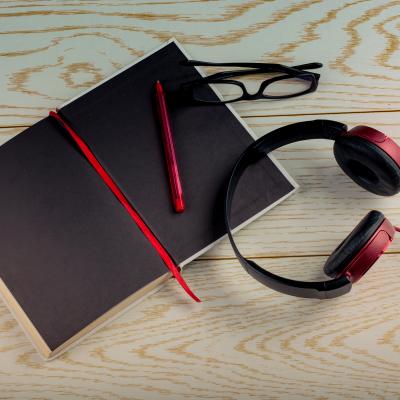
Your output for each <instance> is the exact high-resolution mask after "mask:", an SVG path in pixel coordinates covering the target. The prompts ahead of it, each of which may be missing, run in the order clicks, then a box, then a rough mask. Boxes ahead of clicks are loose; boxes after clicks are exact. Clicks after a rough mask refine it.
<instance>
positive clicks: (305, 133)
mask: <svg viewBox="0 0 400 400" xmlns="http://www.w3.org/2000/svg"><path fill="white" fill-rule="evenodd" d="M345 132H347V126H346V125H344V124H342V123H339V122H336V121H330V120H314V121H306V122H298V123H295V124H291V125H287V126H284V127H282V128H279V129H276V130H275V131H272V132H270V133H268V134H267V135H265V136H263V137H261V138H260V139H258V140H256V141H255V142H254V143H252V144H251V145H250V146H249V147H248V148H247V149H246V150H245V151H244V152H243V153H242V155H241V156H240V157H239V159H238V161H237V162H236V164H235V166H234V168H233V170H232V173H231V176H230V179H229V183H228V188H227V192H226V197H225V225H226V231H227V233H228V237H229V240H230V242H231V245H232V248H233V250H234V252H235V254H236V257H237V258H238V260H239V261H240V263H241V264H242V266H243V267H244V269H245V270H246V271H247V272H248V273H249V274H250V275H251V276H252V277H253V278H254V279H256V280H258V281H259V282H261V283H262V284H264V285H266V286H268V287H270V288H271V289H274V290H277V291H279V292H282V293H285V294H289V295H294V296H298V297H308V298H317V299H326V298H333V297H338V296H341V295H343V294H345V293H347V292H349V291H350V289H351V282H350V281H349V280H348V279H347V278H346V277H345V276H343V277H340V278H336V279H330V280H327V281H322V282H303V281H296V280H292V279H287V278H284V277H281V276H279V275H275V274H273V273H271V272H268V271H266V270H265V269H263V268H261V267H260V266H259V265H258V264H257V263H255V262H254V261H253V260H249V259H247V258H245V257H243V256H242V254H241V253H240V251H239V249H238V247H237V246H236V243H235V241H234V239H233V235H232V226H231V222H230V219H231V208H232V200H233V195H234V193H235V190H236V187H237V184H238V182H239V180H240V178H241V176H242V174H243V172H244V171H245V170H246V168H247V167H248V166H249V165H251V164H254V163H256V162H258V161H260V160H261V159H263V158H264V157H266V156H267V155H268V153H270V152H271V151H273V150H275V149H277V148H279V147H282V146H285V145H287V144H290V143H294V142H299V141H302V140H309V139H330V140H335V139H336V138H337V137H338V136H339V135H341V134H343V133H345Z"/></svg>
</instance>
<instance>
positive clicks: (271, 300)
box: [0, 255, 400, 400]
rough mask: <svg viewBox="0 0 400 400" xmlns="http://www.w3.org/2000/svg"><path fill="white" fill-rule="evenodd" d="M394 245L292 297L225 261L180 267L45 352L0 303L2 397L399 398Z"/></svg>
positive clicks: (315, 266) (297, 266) (307, 270)
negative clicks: (78, 337)
mask: <svg viewBox="0 0 400 400" xmlns="http://www.w3.org/2000/svg"><path fill="white" fill-rule="evenodd" d="M399 260H400V256H399V255H389V256H387V257H384V258H383V259H382V261H379V262H378V265H377V266H376V267H375V268H374V269H372V270H371V271H370V272H369V273H368V274H367V275H366V276H365V278H364V279H363V280H362V281H360V282H359V284H357V285H355V286H354V287H353V290H352V292H351V293H350V294H348V295H346V296H343V297H341V298H338V299H335V300H332V301H325V302H321V301H315V300H308V299H296V298H292V297H288V296H284V295H280V294H278V293H275V292H272V291H271V290H269V289H267V288H264V287H262V286H261V285H260V284H258V283H257V282H256V281H254V280H253V279H252V278H250V277H249V276H248V275H247V274H246V273H245V272H244V271H243V270H242V269H241V267H239V266H237V265H236V263H234V262H232V261H214V262H205V261H202V262H195V263H193V264H192V266H191V267H190V268H189V269H188V270H186V272H185V276H186V278H187V280H188V282H190V284H191V285H192V286H193V289H194V290H196V292H197V293H198V294H199V295H200V296H201V297H202V299H203V300H204V303H202V304H194V303H192V302H191V301H190V299H188V298H187V297H185V295H184V294H183V293H182V291H181V289H180V288H179V287H178V285H177V284H176V282H175V281H173V280H171V281H170V282H168V283H167V285H166V286H165V287H164V288H163V289H162V290H161V291H160V292H159V293H157V294H156V295H154V296H152V297H151V298H149V299H148V300H146V302H144V303H142V304H140V305H139V306H138V307H137V308H135V309H133V310H130V311H129V312H128V313H127V314H125V315H124V316H122V317H121V318H119V319H118V320H116V321H115V322H113V323H112V324H111V325H109V326H108V327H106V328H104V329H102V330H101V331H99V332H98V333H96V334H95V335H94V336H91V337H90V338H88V339H87V340H85V341H84V342H83V343H81V344H80V345H79V346H78V347H75V348H74V349H72V350H70V351H69V352H68V353H66V354H64V355H63V356H61V357H60V358H59V359H56V360H54V361H51V362H48V363H43V362H42V361H41V360H40V359H39V356H38V355H37V354H36V352H35V351H34V350H33V349H32V347H31V345H30V343H29V342H28V341H27V340H26V338H25V336H24V335H23V333H22V332H21V331H20V329H19V328H18V326H17V325H16V323H15V321H14V320H13V319H12V317H11V316H10V314H9V313H8V311H7V310H6V309H5V307H4V306H3V305H0V387H1V397H2V398H18V399H21V398H24V399H33V398H41V399H51V400H55V399H65V398H96V399H110V398H112V399H128V398H129V399H132V398H133V399H157V400H165V399H171V400H179V399H205V398H216V399H225V400H229V399H235V400H236V399H265V398H266V395H267V397H268V398H283V399H297V400H301V399H306V400H313V399H321V398H329V399H339V400H342V399H344V398H345V399H350V398H351V399H354V400H356V399H362V400H364V399H366V398H384V399H395V398H397V396H398V393H399V392H400V354H399V346H398V343H399V337H398V336H399V323H398V304H399V301H400V295H399V293H400V280H399V279H397V278H398V263H399ZM322 261H323V260H322V259H321V258H320V257H303V258H289V259H285V258H283V259H274V260H271V259H268V260H260V263H261V264H262V265H268V266H269V267H270V268H271V269H272V270H273V271H280V272H281V273H282V274H284V275H286V276H289V277H297V278H303V279H315V278H319V277H320V276H321V272H320V264H321V263H322Z"/></svg>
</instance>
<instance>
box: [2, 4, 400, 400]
mask: <svg viewBox="0 0 400 400" xmlns="http://www.w3.org/2000/svg"><path fill="white" fill-rule="evenodd" d="M399 15H400V2H399V1H383V0H376V1H365V0H359V1H327V0H326V1H318V0H302V1H291V2H289V1H284V0H282V1H262V0H246V1H244V0H229V1H205V0H203V1H201V0H198V1H196V0H194V1H178V0H177V1H174V0H157V1H156V0H154V1H150V2H149V1H128V0H118V1H110V2H106V1H101V0H96V1H95V0H81V1H74V2H73V1H69V2H64V1H57V2H55V1H54V2H50V1H41V0H36V1H15V2H9V1H3V0H2V1H0V43H1V46H0V72H1V74H0V127H1V129H0V137H1V141H2V142H4V141H6V140H7V139H9V138H11V137H12V136H13V135H15V134H17V133H18V132H20V131H22V130H23V129H24V128H25V127H27V126H29V125H31V124H33V123H34V122H36V121H38V120H39V119H40V118H42V117H44V116H45V115H46V114H47V112H48V110H49V109H52V108H54V107H55V106H57V105H58V104H61V103H62V102H63V101H65V100H67V99H69V98H71V97H73V96H74V95H76V94H78V93H79V92H81V91H83V90H84V89H86V88H88V87H90V86H92V85H93V84H95V83H96V82H98V81H99V80H100V79H102V78H103V77H105V76H107V75H109V74H110V73H111V72H113V71H115V70H116V69H118V68H120V67H122V66H124V65H125V64H127V63H129V62H131V61H132V60H133V59H135V58H136V57H138V56H140V55H142V54H144V53H145V52H147V51H149V50H151V49H152V48H154V47H156V46H157V45H159V44H160V43H161V42H163V41H166V40H167V39H169V38H170V37H171V36H175V37H176V38H177V39H178V40H179V41H180V42H181V43H182V44H183V45H184V46H185V48H186V49H187V51H188V52H189V53H190V54H191V55H192V56H193V57H194V58H199V59H208V60H220V61H224V60H243V61H248V60H259V61H275V62H282V63H288V64H292V63H293V64H294V63H304V62H310V61H321V62H323V63H324V68H323V70H322V78H321V81H320V87H319V89H318V92H316V93H314V94H312V95H308V96H305V97H301V98H296V99H292V100H285V101H275V102H273V101H270V102H269V101H265V102H256V103H248V104H240V105H237V106H235V108H236V110H237V111H238V112H239V114H240V115H241V116H243V117H244V118H245V120H246V122H247V123H248V124H249V125H250V126H251V127H252V128H253V129H254V131H255V132H256V133H257V134H258V135H262V134H265V133H267V132H268V131H270V130H271V129H274V128H276V127H278V126H281V125H284V124H287V123H290V122H294V121H301V120H307V119H313V118H331V119H336V120H340V121H343V122H345V123H347V124H349V125H350V126H354V125H356V124H366V125H371V126H374V127H376V128H377V129H381V130H383V131H385V132H386V133H388V134H390V135H392V136H393V137H395V138H397V139H399V140H400V90H399V89H400V42H399V34H400V17H399ZM275 155H276V156H277V158H278V159H279V160H280V161H281V162H282V164H283V165H284V166H285V167H286V168H287V170H288V171H289V173H290V174H291V175H292V176H293V177H294V178H295V179H296V180H297V182H298V183H299V184H300V185H301V186H300V189H299V191H298V192H297V193H296V194H295V195H294V196H292V197H291V198H290V199H288V200H287V201H285V202H284V203H282V204H281V205H279V206H278V207H276V208H275V209H274V210H272V211H271V212H269V213H268V214H267V215H265V216H263V217H262V218H260V219H259V220H258V221H257V222H255V223H253V224H251V225H250V226H249V227H248V228H246V229H244V230H243V231H241V232H240V233H239V234H238V235H237V240H238V242H239V244H240V247H241V249H242V250H243V252H244V253H245V254H246V255H248V256H251V257H256V258H257V260H258V262H259V263H260V264H262V265H265V266H268V267H269V268H270V269H271V270H273V271H279V272H280V273H281V274H284V275H286V276H288V277H297V278H299V279H302V278H304V279H318V278H321V277H322V276H323V274H322V265H323V263H324V260H325V259H326V257H327V255H329V254H330V252H331V251H332V250H333V249H334V247H336V245H337V244H338V243H339V242H340V241H341V239H343V238H344V236H346V234H347V233H348V232H349V231H350V230H351V228H352V227H353V226H355V225H356V223H357V222H358V221H359V220H360V219H361V218H362V217H363V216H364V214H365V213H366V212H367V211H368V210H370V209H374V208H375V209H379V210H382V211H383V212H384V213H385V214H386V215H387V216H388V217H389V218H390V219H391V220H392V221H393V222H394V223H397V224H399V223H400V207H399V205H398V204H399V199H400V197H397V198H380V197H377V196H374V195H372V194H369V193H366V192H365V191H363V190H362V189H361V188H359V187H357V186H356V185H355V184H354V183H353V182H351V181H350V180H349V179H348V178H347V177H346V176H345V175H344V174H343V173H342V172H341V170H340V169H339V167H338V166H337V164H336V163H335V161H334V158H333V155H332V149H331V144H330V143H328V142H324V141H313V142H305V143H300V144H296V145H291V146H288V147H286V148H284V149H282V150H281V151H278V152H276V154H275ZM3 190H5V188H3ZM26 200H27V201H29V199H26ZM399 251H400V240H397V241H395V243H394V244H393V245H392V246H391V247H390V249H389V251H388V253H389V254H387V255H385V256H384V257H382V258H381V259H380V261H379V262H378V263H377V265H376V266H375V267H374V268H373V269H372V270H371V271H370V272H369V273H368V276H367V277H366V278H365V279H364V280H362V281H361V282H360V283H359V284H357V285H356V286H355V287H354V288H353V290H352V292H351V294H350V295H347V296H344V297H342V298H338V299H335V300H331V301H322V302H321V301H314V300H306V299H297V298H292V297H288V296H284V295H280V294H278V293H275V292H272V291H271V290H269V289H266V288H265V287H262V286H261V285H260V284H258V283H257V282H255V281H254V280H253V279H252V278H250V277H249V276H248V275H247V274H246V273H245V272H244V271H243V269H242V268H241V267H240V266H239V264H238V262H237V260H236V259H235V258H234V257H233V253H232V251H231V248H230V245H229V244H228V243H227V241H224V242H222V243H221V244H220V245H218V246H217V247H216V248H214V249H213V250H212V251H210V252H209V253H207V254H206V255H204V256H203V257H202V258H201V259H199V260H197V261H195V262H193V263H192V264H191V265H190V266H189V267H188V268H187V269H186V271H185V277H186V279H187V281H188V282H189V283H190V285H191V286H192V288H193V289H194V290H195V291H196V293H198V294H199V295H200V296H201V298H202V299H203V300H204V302H203V303H202V304H200V305H197V304H193V303H192V302H191V301H190V299H188V297H186V296H185V295H184V294H183V292H182V290H180V288H179V287H178V285H177V284H176V283H175V282H174V281H170V282H169V283H168V284H167V285H166V286H165V287H164V288H163V289H162V290H161V291H160V292H158V293H157V294H155V295H153V296H152V297H150V298H149V299H147V300H146V301H145V302H143V303H141V304H140V305H139V306H138V307H137V308H135V309H132V310H130V311H129V312H128V313H127V314H125V315H124V316H122V317H121V318H119V319H117V320H116V321H115V322H113V323H111V324H110V325H108V326H107V327H105V328H104V329H102V330H101V331H99V332H98V333H96V334H95V335H93V336H91V337H90V338H88V339H87V340H85V341H84V342H83V343H82V344H80V345H79V346H78V347H75V348H74V349H72V350H71V351H69V352H68V353H66V354H64V355H63V356H61V357H60V358H58V359H57V360H55V361H52V362H48V363H43V362H42V361H41V360H40V359H39V356H38V355H37V354H36V352H35V350H33V348H32V346H31V344H30V343H29V342H28V340H27V339H26V338H25V335H24V334H23V333H22V331H21V329H20V328H19V327H18V325H17V323H16V322H15V320H14V319H13V318H12V316H11V315H10V314H9V312H8V311H7V309H6V308H5V306H3V305H0V398H7V399H8V398H17V399H24V398H40V399H66V398H87V399H88V398H91V399H92V398H93V399H174V400H176V399H206V398H207V399H209V398H210V399H270V398H282V399H307V400H309V399H399V398H400V320H399V305H400V255H399Z"/></svg>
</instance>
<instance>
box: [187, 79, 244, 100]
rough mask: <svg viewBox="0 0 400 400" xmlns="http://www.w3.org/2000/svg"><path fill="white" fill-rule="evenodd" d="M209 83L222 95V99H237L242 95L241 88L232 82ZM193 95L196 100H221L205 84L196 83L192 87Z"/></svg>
mask: <svg viewBox="0 0 400 400" xmlns="http://www.w3.org/2000/svg"><path fill="white" fill-rule="evenodd" d="M211 85H212V86H213V87H214V88H215V89H216V90H217V91H218V92H219V93H220V94H221V95H222V98H223V101H232V100H237V99H240V98H241V97H242V96H243V91H242V88H241V87H240V86H238V85H235V84H233V83H226V82H213V83H212V84H211ZM193 97H194V98H195V99H196V100H198V101H206V102H216V103H219V102H220V101H221V100H220V99H219V98H218V96H217V95H216V94H215V92H214V91H213V90H212V89H211V88H210V87H209V86H208V85H207V84H201V85H196V86H195V87H194V88H193Z"/></svg>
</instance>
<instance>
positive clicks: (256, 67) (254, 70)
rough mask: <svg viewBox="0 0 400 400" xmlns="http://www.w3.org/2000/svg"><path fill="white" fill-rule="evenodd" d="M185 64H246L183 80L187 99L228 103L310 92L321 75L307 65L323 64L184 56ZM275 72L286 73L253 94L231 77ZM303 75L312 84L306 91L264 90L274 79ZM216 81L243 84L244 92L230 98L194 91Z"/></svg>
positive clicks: (224, 65)
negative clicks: (271, 92)
mask: <svg viewBox="0 0 400 400" xmlns="http://www.w3.org/2000/svg"><path fill="white" fill-rule="evenodd" d="M181 64H182V65H188V66H189V65H191V66H218V67H239V68H247V69H241V70H232V71H223V72H217V73H215V74H212V75H209V76H207V77H204V78H200V79H195V80H193V81H189V82H185V83H183V84H181V86H180V91H181V93H182V94H184V96H185V98H186V99H188V98H189V99H190V100H191V101H193V102H195V103H198V104H227V103H234V102H237V101H242V100H259V99H287V98H292V97H297V96H302V95H304V94H307V93H312V92H314V91H315V90H316V89H317V87H318V81H319V78H320V75H319V74H317V73H315V72H309V71H306V69H315V68H321V67H322V64H321V63H316V62H314V63H308V64H301V65H296V66H293V67H288V66H286V65H282V64H270V63H212V62H205V61H197V60H185V61H182V62H181ZM273 72H281V73H283V74H284V75H280V76H276V77H274V78H270V79H266V80H264V81H263V82H261V84H260V88H259V90H258V91H257V92H256V93H254V94H250V93H249V92H248V91H247V89H246V86H245V85H244V84H243V83H242V82H240V81H237V80H233V79H228V78H234V77H239V76H244V75H255V74H260V73H273ZM292 78H297V79H303V80H304V81H307V82H309V84H310V86H309V87H308V88H307V89H305V90H304V91H301V92H297V93H293V94H287V95H267V94H264V90H265V88H266V87H268V86H269V85H271V84H272V83H274V82H277V81H282V80H285V79H292ZM213 83H227V84H232V85H236V86H238V87H240V88H241V90H242V96H240V97H238V98H235V99H230V100H222V99H217V100H204V99H201V98H197V97H196V95H195V89H196V88H197V87H199V86H202V85H206V84H213Z"/></svg>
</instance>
